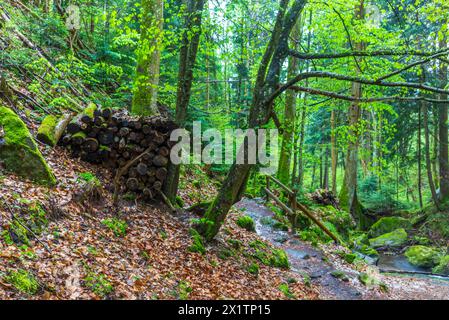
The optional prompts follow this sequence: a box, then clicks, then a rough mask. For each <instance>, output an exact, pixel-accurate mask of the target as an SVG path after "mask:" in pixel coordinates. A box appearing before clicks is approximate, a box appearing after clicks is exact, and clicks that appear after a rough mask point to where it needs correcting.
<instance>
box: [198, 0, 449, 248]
mask: <svg viewBox="0 0 449 320" xmlns="http://www.w3.org/2000/svg"><path fill="white" fill-rule="evenodd" d="M306 3H307V1H306V0H294V1H288V0H280V3H279V11H278V13H277V17H276V21H275V24H274V27H273V30H272V33H271V38H270V40H269V42H268V45H267V47H266V50H265V53H264V54H263V56H262V60H261V62H260V65H259V69H258V72H257V77H256V81H255V85H254V89H253V101H252V104H251V108H250V113H249V115H248V124H249V128H251V129H258V128H261V127H262V126H264V125H266V124H267V123H268V122H269V121H270V119H271V118H277V116H276V115H275V114H274V109H273V105H274V101H275V99H276V98H278V97H279V96H280V95H282V94H283V93H284V92H286V91H287V90H294V91H297V92H305V93H308V94H313V95H321V96H326V97H329V98H333V99H339V100H344V101H349V102H352V103H357V104H361V103H371V102H387V101H393V100H397V101H425V102H430V103H447V101H446V100H438V99H432V98H427V97H425V96H418V95H416V96H412V97H404V96H399V95H398V96H385V97H374V98H369V97H362V96H354V95H352V96H347V95H344V94H341V93H337V92H331V91H325V90H320V89H316V88H310V87H308V86H301V85H300V84H299V83H300V82H302V81H304V80H307V79H311V78H325V79H331V80H333V81H347V82H351V83H357V84H360V85H371V86H379V87H389V88H409V89H416V90H419V91H427V92H433V93H438V94H440V95H442V96H444V95H445V94H447V93H449V91H448V90H445V89H440V88H436V87H433V86H429V85H426V84H423V83H414V82H392V81H388V79H390V78H392V77H394V76H396V75H398V74H401V73H402V72H404V71H407V70H410V69H412V68H413V67H416V66H419V65H422V64H424V63H427V62H429V61H431V60H432V59H437V58H439V57H443V56H447V55H448V53H449V49H448V48H444V49H441V50H439V51H437V52H424V51H419V50H376V51H369V50H365V49H362V50H358V49H357V48H355V49H354V50H350V51H345V52H340V53H333V52H332V53H313V52H312V53H309V52H300V51H297V50H293V49H291V48H289V40H290V36H291V35H290V34H291V32H292V30H293V27H294V26H295V24H296V22H297V20H298V17H299V16H300V14H301V12H302V11H303V9H304V7H305V5H306ZM290 56H292V57H295V58H297V59H299V60H300V61H313V60H323V59H342V58H348V57H353V58H361V57H383V58H388V57H392V56H417V57H421V59H420V60H418V61H415V62H413V63H410V64H407V65H405V66H404V67H402V68H400V69H397V70H395V71H393V72H390V73H388V74H385V75H384V76H382V77H379V78H377V79H370V78H368V77H362V76H360V75H355V76H352V75H343V74H338V73H332V72H327V71H308V70H306V71H305V72H301V73H299V74H297V75H296V76H294V77H292V78H291V79H288V80H287V81H286V82H285V83H281V71H282V68H283V65H284V62H285V60H286V59H287V58H288V57H290ZM247 144H248V137H246V138H245V141H244V142H243V143H242V145H241V147H240V148H245V146H246V145H247ZM239 152H242V154H245V152H244V149H241V150H240V151H239ZM253 167H254V165H253V164H249V163H244V164H237V163H234V164H233V165H232V166H231V168H230V170H229V173H228V175H227V176H226V179H225V180H224V182H223V184H222V186H221V189H220V190H219V192H218V194H217V196H216V198H215V199H214V201H213V202H212V203H211V205H210V206H209V208H208V210H207V211H206V213H205V215H204V219H202V220H201V223H200V224H198V226H197V228H198V230H199V232H200V233H202V234H203V235H204V237H205V238H206V240H211V239H213V238H214V237H215V235H216V234H217V233H218V231H219V230H220V227H221V225H222V224H223V221H224V220H225V218H226V215H227V213H228V212H229V210H230V208H231V207H232V205H233V204H234V203H236V202H237V201H239V200H240V198H241V197H242V195H243V192H244V191H245V188H246V184H247V180H248V177H249V174H250V171H251V169H252V168H253Z"/></svg>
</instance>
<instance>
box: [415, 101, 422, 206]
mask: <svg viewBox="0 0 449 320" xmlns="http://www.w3.org/2000/svg"><path fill="white" fill-rule="evenodd" d="M416 143H417V152H418V154H417V157H418V199H419V207H420V208H421V209H422V208H423V202H422V177H421V153H422V152H421V107H418V135H417V137H416Z"/></svg>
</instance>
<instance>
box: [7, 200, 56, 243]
mask: <svg viewBox="0 0 449 320" xmlns="http://www.w3.org/2000/svg"><path fill="white" fill-rule="evenodd" d="M23 209H24V210H23V212H22V214H21V215H15V218H14V219H13V220H12V221H11V222H10V223H9V224H8V229H7V230H4V231H3V232H2V236H3V239H4V240H5V242H6V243H7V244H9V245H12V244H14V243H17V244H20V245H21V244H23V245H27V246H29V245H30V238H32V237H33V236H34V234H36V235H39V234H41V233H42V231H43V230H44V229H45V227H46V226H47V224H48V220H47V217H46V212H45V210H44V209H43V207H42V206H41V205H40V203H38V202H30V203H27V205H26V207H24V208H23ZM29 230H31V231H32V233H31V232H30V231H29ZM33 233H34V234H33Z"/></svg>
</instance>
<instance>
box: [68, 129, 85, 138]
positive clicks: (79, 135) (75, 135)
mask: <svg viewBox="0 0 449 320" xmlns="http://www.w3.org/2000/svg"><path fill="white" fill-rule="evenodd" d="M86 137H87V135H86V134H85V133H84V132H82V131H80V132H77V133H75V134H74V135H73V136H72V139H76V138H81V139H86Z"/></svg>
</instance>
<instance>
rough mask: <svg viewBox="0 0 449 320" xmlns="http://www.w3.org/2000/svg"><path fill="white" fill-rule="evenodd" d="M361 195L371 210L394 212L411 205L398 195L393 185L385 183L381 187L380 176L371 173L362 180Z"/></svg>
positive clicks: (364, 203)
mask: <svg viewBox="0 0 449 320" xmlns="http://www.w3.org/2000/svg"><path fill="white" fill-rule="evenodd" d="M359 191H360V193H359V195H360V198H361V200H362V202H363V205H364V206H365V207H366V208H367V209H370V210H373V211H378V212H393V211H397V210H407V209H410V205H409V204H407V203H405V202H403V201H400V200H398V199H397V197H396V190H395V187H394V186H393V185H390V184H383V185H382V187H381V188H379V178H378V177H377V176H374V175H371V176H368V177H367V178H366V179H364V180H362V181H361V182H360V187H359Z"/></svg>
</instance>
